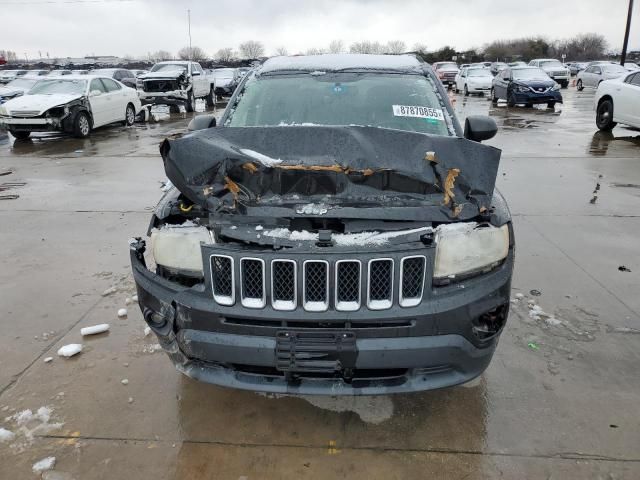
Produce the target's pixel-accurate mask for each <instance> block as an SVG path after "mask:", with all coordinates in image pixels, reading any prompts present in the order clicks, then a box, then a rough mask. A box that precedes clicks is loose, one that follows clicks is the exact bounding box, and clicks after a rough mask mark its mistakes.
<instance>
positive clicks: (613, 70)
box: [602, 65, 628, 73]
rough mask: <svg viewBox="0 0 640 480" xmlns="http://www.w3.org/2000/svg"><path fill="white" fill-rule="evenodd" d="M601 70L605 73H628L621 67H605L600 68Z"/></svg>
mask: <svg viewBox="0 0 640 480" xmlns="http://www.w3.org/2000/svg"><path fill="white" fill-rule="evenodd" d="M602 70H604V71H605V72H607V73H627V71H628V70H627V69H626V68H624V67H623V66H622V65H605V66H603V67H602Z"/></svg>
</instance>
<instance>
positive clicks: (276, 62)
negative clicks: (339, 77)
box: [257, 53, 449, 74]
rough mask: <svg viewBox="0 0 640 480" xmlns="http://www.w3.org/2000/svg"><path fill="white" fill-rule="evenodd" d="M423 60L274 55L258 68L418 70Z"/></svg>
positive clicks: (302, 70) (343, 55)
mask: <svg viewBox="0 0 640 480" xmlns="http://www.w3.org/2000/svg"><path fill="white" fill-rule="evenodd" d="M447 63H449V62H447ZM421 68H422V62H421V61H420V60H418V59H417V58H416V57H415V56H413V55H369V54H357V53H345V54H331V53H329V54H324V55H301V56H291V57H273V58H270V59H268V60H267V61H266V62H264V63H263V64H262V66H260V67H259V68H258V70H257V72H258V74H262V73H270V72H277V71H292V70H293V71H301V72H313V71H338V70H390V71H418V70H421Z"/></svg>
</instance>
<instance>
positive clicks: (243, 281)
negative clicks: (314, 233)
mask: <svg viewBox="0 0 640 480" xmlns="http://www.w3.org/2000/svg"><path fill="white" fill-rule="evenodd" d="M397 261H399V268H395V267H396V265H395V262H397ZM210 267H211V287H212V290H213V297H214V299H215V301H216V302H217V303H218V304H220V305H224V306H231V305H234V304H235V303H236V302H237V301H239V303H240V304H241V305H242V306H243V307H245V308H253V309H260V308H264V307H266V306H267V303H269V304H270V305H271V307H272V308H273V309H274V310H281V311H287V310H289V311H290V310H295V309H296V308H298V306H299V303H301V305H300V306H301V307H302V308H303V309H304V310H306V311H308V312H324V311H326V310H328V309H329V308H335V310H337V311H342V312H352V311H356V310H359V309H361V308H363V307H364V306H366V308H368V309H370V310H385V309H388V308H391V307H392V306H393V305H394V302H396V301H397V303H398V304H399V305H400V306H401V307H415V306H417V305H418V304H419V303H420V302H421V300H422V295H423V291H424V283H425V271H426V257H425V256H424V255H411V256H406V257H403V258H400V259H393V258H373V259H369V260H358V259H344V260H337V261H332V262H329V261H327V260H292V259H277V258H274V259H267V260H266V261H265V260H264V259H261V258H253V257H239V258H234V257H232V256H229V255H222V254H214V255H211V257H210Z"/></svg>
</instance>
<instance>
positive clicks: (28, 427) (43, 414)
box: [5, 406, 64, 451]
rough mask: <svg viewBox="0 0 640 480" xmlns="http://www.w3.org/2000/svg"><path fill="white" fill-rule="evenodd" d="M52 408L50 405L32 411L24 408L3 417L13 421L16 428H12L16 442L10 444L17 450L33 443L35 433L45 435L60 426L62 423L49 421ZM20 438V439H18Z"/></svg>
mask: <svg viewBox="0 0 640 480" xmlns="http://www.w3.org/2000/svg"><path fill="white" fill-rule="evenodd" d="M52 414H53V409H51V408H50V407H44V406H43V407H40V408H38V410H36V413H33V411H32V410H30V409H26V410H22V411H20V412H18V413H15V414H13V415H11V416H9V417H6V418H5V421H7V422H13V423H14V424H15V425H16V427H17V428H15V429H14V431H13V432H12V433H14V435H15V437H16V442H14V443H13V444H12V447H15V448H16V449H17V450H18V451H22V450H24V449H25V448H26V447H27V446H29V445H31V443H33V438H34V437H35V436H37V435H47V434H49V433H50V432H52V431H53V430H58V429H60V428H62V426H63V425H64V423H49V421H50V420H51V416H52ZM18 438H21V439H22V440H18Z"/></svg>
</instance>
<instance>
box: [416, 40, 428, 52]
mask: <svg viewBox="0 0 640 480" xmlns="http://www.w3.org/2000/svg"><path fill="white" fill-rule="evenodd" d="M413 51H414V52H419V53H426V52H427V46H426V45H425V44H424V43H420V42H417V43H415V44H414V45H413Z"/></svg>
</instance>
